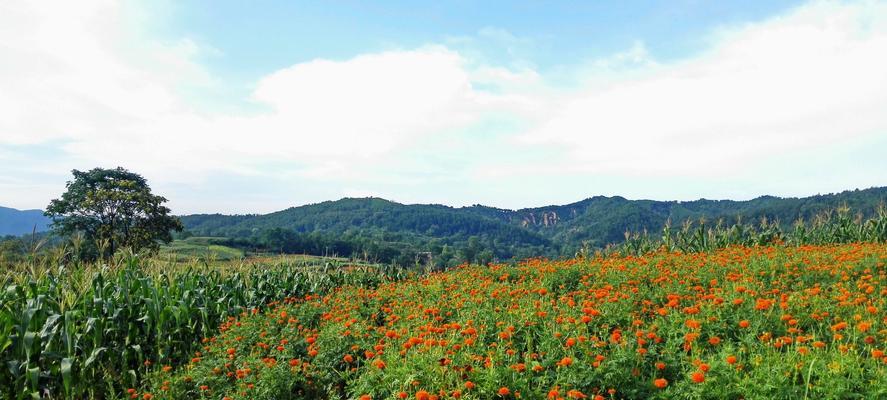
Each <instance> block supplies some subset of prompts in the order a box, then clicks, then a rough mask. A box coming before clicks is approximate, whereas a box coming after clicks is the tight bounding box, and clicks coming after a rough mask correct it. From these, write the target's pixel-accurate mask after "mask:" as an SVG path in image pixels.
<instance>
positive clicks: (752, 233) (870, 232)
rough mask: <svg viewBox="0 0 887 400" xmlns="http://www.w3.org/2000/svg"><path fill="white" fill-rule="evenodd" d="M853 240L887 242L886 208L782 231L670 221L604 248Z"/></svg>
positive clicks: (768, 224) (634, 250) (835, 215)
mask: <svg viewBox="0 0 887 400" xmlns="http://www.w3.org/2000/svg"><path fill="white" fill-rule="evenodd" d="M855 242H856V243H860V242H869V243H885V242H887V208H884V207H880V208H879V209H878V211H877V212H876V214H875V215H874V216H872V217H871V218H868V219H863V218H862V216H861V215H857V216H853V214H851V212H850V209H849V208H847V207H841V208H839V209H837V210H835V211H833V212H832V211H829V212H825V213H823V214H820V215H817V216H815V217H814V218H813V221H812V222H809V223H807V222H804V221H803V220H798V221H796V222H795V224H794V225H793V227H792V228H791V229H790V230H784V229H783V228H782V227H781V226H780V225H779V224H778V223H776V222H772V221H768V220H767V219H766V218H765V219H762V220H761V222H760V223H759V224H757V225H753V224H749V223H743V222H741V221H740V222H737V223H734V224H732V225H729V226H727V225H724V224H723V223H722V222H721V221H719V222H718V223H717V224H715V226H709V225H707V224H706V222H705V221H704V220H700V221H699V222H698V223H695V224H694V223H693V222H692V221H687V222H685V223H684V225H683V226H682V227H681V229H679V230H673V229H672V228H671V226H670V224H666V226H665V227H664V228H663V229H662V234H661V236H660V237H659V238H656V237H652V236H651V235H649V234H647V233H646V232H642V233H638V232H635V233H630V232H626V233H625V240H624V241H623V242H622V243H620V244H617V245H613V246H610V247H608V248H607V249H606V250H607V252H615V253H619V254H623V255H641V254H646V253H649V252H651V251H655V250H658V249H660V248H663V249H665V250H667V251H681V252H684V253H694V252H701V251H712V250H715V249H720V248H724V247H728V246H769V245H778V244H782V243H786V244H789V245H794V246H801V245H810V244H814V245H819V244H839V243H855ZM586 253H587V250H586Z"/></svg>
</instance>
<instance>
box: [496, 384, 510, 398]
mask: <svg viewBox="0 0 887 400" xmlns="http://www.w3.org/2000/svg"><path fill="white" fill-rule="evenodd" d="M496 393H498V394H499V396H508V395H509V394H511V390H508V388H507V387H504V386H503V387H500V388H499V391H498V392H496Z"/></svg>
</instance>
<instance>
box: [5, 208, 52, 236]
mask: <svg viewBox="0 0 887 400" xmlns="http://www.w3.org/2000/svg"><path fill="white" fill-rule="evenodd" d="M50 222H51V221H50V220H49V218H47V217H46V216H44V215H43V211H42V210H18V209H15V208H10V207H3V206H0V236H5V235H15V236H18V235H24V234H28V233H31V232H34V231H35V230H36V231H37V232H43V231H46V230H48V229H49V224H50Z"/></svg>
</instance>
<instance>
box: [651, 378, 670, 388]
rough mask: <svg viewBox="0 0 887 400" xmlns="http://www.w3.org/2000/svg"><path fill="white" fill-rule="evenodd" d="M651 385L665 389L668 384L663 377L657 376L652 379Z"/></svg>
mask: <svg viewBox="0 0 887 400" xmlns="http://www.w3.org/2000/svg"><path fill="white" fill-rule="evenodd" d="M653 386H656V387H657V388H659V389H665V387H666V386H668V381H667V380H666V379H665V378H659V379H656V380H654V381H653Z"/></svg>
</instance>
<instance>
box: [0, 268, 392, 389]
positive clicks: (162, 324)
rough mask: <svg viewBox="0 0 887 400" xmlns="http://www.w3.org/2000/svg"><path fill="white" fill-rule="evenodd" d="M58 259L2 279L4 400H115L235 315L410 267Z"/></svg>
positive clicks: (0, 381) (0, 380) (371, 282)
mask: <svg viewBox="0 0 887 400" xmlns="http://www.w3.org/2000/svg"><path fill="white" fill-rule="evenodd" d="M55 261H56V259H37V260H31V261H29V262H26V263H24V264H20V265H16V266H13V269H12V270H9V271H7V272H6V273H5V274H4V275H3V276H2V277H0V365H3V368H0V398H8V399H26V398H40V397H47V396H48V397H50V398H61V397H65V398H72V399H74V398H76V399H84V398H109V397H111V398H113V397H115V396H118V395H121V394H123V393H125V392H124V391H125V390H126V388H129V387H133V386H136V385H137V384H138V382H139V381H140V380H141V379H142V376H144V374H145V372H146V371H148V370H149V369H151V368H150V367H151V365H152V364H153V365H161V364H162V365H179V364H181V363H184V362H188V361H189V360H190V358H191V354H192V353H193V351H194V350H196V349H199V346H200V343H199V339H200V338H202V337H205V336H208V335H211V334H212V332H214V331H215V329H216V328H217V327H218V326H219V324H220V323H222V322H223V321H225V320H226V318H228V317H230V316H236V315H239V314H240V313H242V312H244V311H245V310H251V309H261V308H263V307H265V306H266V305H267V304H269V303H273V302H274V301H276V300H278V299H283V298H286V297H293V296H294V297H304V296H305V295H307V294H309V293H314V294H320V293H325V292H327V291H329V290H332V289H333V288H335V287H339V286H342V285H353V286H361V287H375V286H377V285H379V284H380V283H382V282H384V281H388V280H390V279H398V278H399V277H400V276H401V275H400V274H401V273H402V271H398V270H391V269H388V268H382V267H378V268H377V267H356V268H345V267H344V266H342V265H339V264H329V263H327V264H321V265H316V264H306V263H302V262H299V263H292V262H284V263H270V264H260V265H253V264H237V265H231V266H227V267H210V266H208V265H207V264H201V263H197V264H193V263H192V264H176V263H169V262H162V261H146V260H143V259H141V258H139V257H138V256H136V255H133V254H131V253H129V254H124V252H121V254H118V256H117V257H115V259H113V260H111V261H110V264H107V265H104V266H99V265H96V264H80V263H77V262H73V263H69V264H61V265H59V266H58V267H53V266H52V265H57V264H56V263H55Z"/></svg>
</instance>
